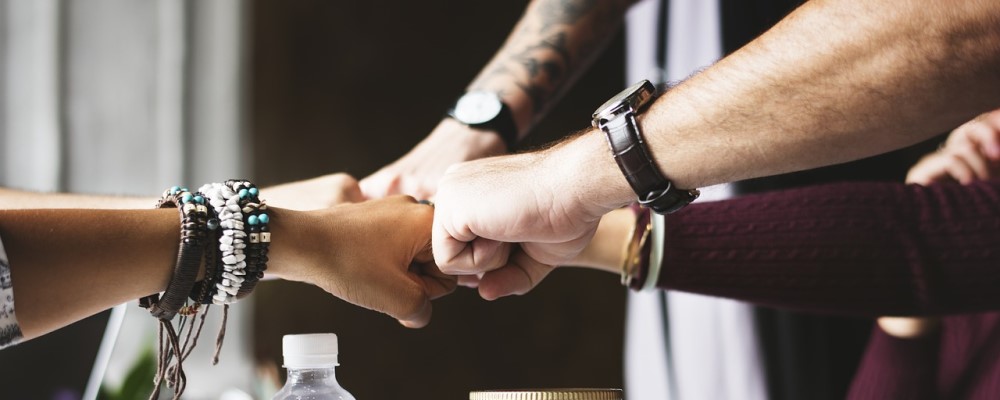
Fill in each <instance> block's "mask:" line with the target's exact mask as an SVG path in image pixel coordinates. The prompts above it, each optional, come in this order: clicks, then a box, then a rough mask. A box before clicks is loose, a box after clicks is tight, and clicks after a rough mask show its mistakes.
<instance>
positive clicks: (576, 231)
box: [433, 0, 1000, 279]
mask: <svg viewBox="0 0 1000 400" xmlns="http://www.w3.org/2000/svg"><path fill="white" fill-rule="evenodd" d="M997 105H1000V3H998V2H993V1H972V0H969V1H958V2H924V1H915V0H909V1H901V0H897V1H888V0H879V1H869V2H854V1H847V0H816V1H811V2H808V3H806V4H805V5H804V6H802V7H800V8H799V9H797V10H796V11H795V12H793V13H792V14H791V15H789V16H788V17H787V18H785V19H784V20H783V21H782V22H780V23H779V24H778V25H777V26H775V27H774V28H773V29H771V30H770V31H768V32H767V33H765V34H764V35H762V36H761V37H760V38H758V39H757V40H755V41H753V42H751V43H750V44H749V45H747V46H746V47H744V48H743V49H741V50H739V51H737V52H736V53H734V54H733V55H731V56H729V57H727V58H725V59H723V60H722V61H720V62H719V63H717V64H716V65H714V66H712V67H710V68H708V69H706V70H705V71H703V72H702V73H700V74H698V75H696V76H694V77H693V78H691V79H689V80H687V81H686V82H684V83H683V84H681V85H679V86H678V87H676V88H675V89H673V90H672V91H670V92H668V93H667V94H665V95H664V96H661V97H660V98H659V99H657V100H656V101H655V102H654V104H653V105H652V106H651V107H650V108H649V110H648V111H647V112H646V113H645V114H643V115H642V116H641V117H640V125H641V126H642V128H643V130H644V135H645V138H646V140H647V143H648V145H649V147H650V150H651V152H652V154H653V156H654V159H655V162H656V164H657V165H658V167H659V168H660V170H661V171H663V172H664V174H665V175H667V176H668V177H669V178H670V179H671V180H672V181H673V182H674V183H675V184H676V185H677V186H679V187H683V188H693V187H701V186H705V185H711V184H715V183H720V182H729V181H734V180H740V179H746V178H752V177H758V176H766V175H772V174H778V173H783V172H789V171H795V170H801V169H807V168H813V167H819V166H824V165H829V164H834V163H839V162H845V161H850V160H854V159H858V158H861V157H865V156H869V155H873V154H878V153H881V152H885V151H888V150H892V149H896V148H900V147H904V146H906V145H909V144H912V143H916V142H918V141H921V140H923V139H927V138H929V137H931V136H932V135H934V134H935V133H936V132H940V131H943V130H946V129H949V128H950V127H954V126H957V125H958V124H960V123H962V122H963V121H966V120H969V119H971V118H972V117H974V116H975V115H978V114H980V113H982V112H984V111H987V110H990V109H993V108H995V107H996V106H997ZM634 199H635V194H634V193H632V191H631V189H630V188H629V187H628V185H627V184H626V182H625V179H624V178H623V177H622V175H621V172H620V171H619V169H618V167H617V165H616V164H615V162H614V160H613V159H612V157H611V155H610V151H609V149H608V146H607V143H606V141H605V139H604V137H603V134H602V133H601V132H598V131H596V130H592V129H591V130H587V131H585V132H583V133H582V134H581V135H578V136H577V137H576V138H574V139H572V140H569V141H567V142H565V143H563V144H561V145H558V146H555V147H553V148H550V149H548V150H545V151H541V152H536V153H528V154H520V155H514V156H504V157H495V158H490V159H485V160H479V161H472V162H468V163H463V164H460V165H458V166H456V167H454V168H452V169H451V170H449V172H448V173H447V174H446V175H445V177H444V178H443V179H442V181H441V184H440V187H439V192H438V196H437V198H436V200H437V205H438V211H437V213H436V214H435V224H434V246H433V248H434V255H435V259H436V260H437V262H438V265H440V266H441V267H442V269H443V270H445V271H446V272H449V273H455V274H482V273H484V272H486V271H492V270H495V269H497V268H500V267H503V266H504V265H505V264H506V261H507V258H508V256H509V254H510V253H509V251H510V246H509V245H507V244H505V243H515V242H516V243H519V244H520V248H522V249H523V250H524V251H525V253H526V254H527V255H528V256H530V257H532V258H534V259H535V260H537V261H539V262H542V263H546V264H562V263H565V262H567V261H568V260H571V259H572V258H573V257H574V256H575V255H576V254H578V253H579V252H580V251H581V250H582V249H583V248H584V246H585V245H586V243H587V242H589V240H590V237H591V236H592V235H593V233H594V230H595V229H596V227H597V223H598V221H599V220H600V217H601V216H602V215H604V214H605V213H607V212H608V211H610V210H613V209H615V208H618V207H620V206H622V205H624V204H626V203H628V202H631V201H633V200H634ZM488 277H489V274H486V275H485V276H484V279H489V278H488Z"/></svg>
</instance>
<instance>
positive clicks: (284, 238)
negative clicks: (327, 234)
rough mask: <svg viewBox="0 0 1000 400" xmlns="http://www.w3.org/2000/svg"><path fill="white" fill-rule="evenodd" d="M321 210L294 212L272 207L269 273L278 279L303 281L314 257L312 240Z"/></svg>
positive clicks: (270, 210)
mask: <svg viewBox="0 0 1000 400" xmlns="http://www.w3.org/2000/svg"><path fill="white" fill-rule="evenodd" d="M319 212H320V211H295V210H289V209H284V208H276V207H269V208H268V213H269V214H270V215H271V222H270V223H269V224H270V225H271V227H270V229H271V245H270V249H269V251H268V258H269V261H268V269H267V272H268V274H270V275H274V276H275V277H277V278H280V279H285V280H291V281H302V280H304V275H305V274H304V272H303V271H304V270H305V269H306V268H305V267H306V266H308V265H309V263H311V262H312V260H313V259H314V258H313V257H311V256H310V254H311V252H310V249H311V247H312V246H311V243H312V241H314V240H315V238H316V235H315V234H313V233H312V232H311V231H313V230H314V229H315V228H316V227H315V226H314V225H315V223H316V221H318V218H317V217H315V216H313V214H317V213H319Z"/></svg>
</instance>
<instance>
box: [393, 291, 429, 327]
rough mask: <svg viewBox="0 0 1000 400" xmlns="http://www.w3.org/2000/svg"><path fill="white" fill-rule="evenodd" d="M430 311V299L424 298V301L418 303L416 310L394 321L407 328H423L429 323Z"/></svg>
mask: <svg viewBox="0 0 1000 400" xmlns="http://www.w3.org/2000/svg"><path fill="white" fill-rule="evenodd" d="M432 309H433V307H431V301H430V299H427V298H424V301H422V302H420V304H419V306H418V307H417V308H414V309H412V310H411V311H410V312H409V313H407V314H405V315H403V316H401V317H397V318H396V319H398V320H399V323H400V324H401V325H403V326H405V327H407V328H423V327H425V326H427V324H429V323H430V322H431V311H432Z"/></svg>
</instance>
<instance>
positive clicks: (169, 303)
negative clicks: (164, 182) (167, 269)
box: [139, 187, 208, 321]
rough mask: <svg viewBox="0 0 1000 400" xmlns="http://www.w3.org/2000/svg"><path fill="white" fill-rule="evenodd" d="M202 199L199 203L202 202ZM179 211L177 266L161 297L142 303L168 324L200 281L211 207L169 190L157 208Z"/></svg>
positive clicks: (192, 195)
mask: <svg viewBox="0 0 1000 400" xmlns="http://www.w3.org/2000/svg"><path fill="white" fill-rule="evenodd" d="M199 199H200V200H199ZM167 207H177V210H178V214H179V215H180V219H181V237H180V250H179V251H178V252H177V260H176V262H175V264H174V273H173V275H172V276H171V278H170V282H169V283H168V284H167V288H166V289H165V290H164V292H163V296H162V297H161V296H160V295H159V294H152V295H149V296H146V297H143V298H141V299H139V306H141V307H143V308H147V309H149V313H150V314H152V315H153V316H154V317H156V318H158V319H160V320H164V321H169V320H171V319H173V318H174V316H175V315H177V312H178V311H180V309H181V307H183V306H184V302H185V301H187V298H188V296H189V295H190V294H191V289H192V288H193V287H194V283H195V280H196V279H198V270H199V268H200V267H201V261H202V255H203V254H204V249H205V245H206V244H207V243H206V242H207V241H206V236H207V235H206V232H207V228H206V221H207V220H208V207H206V206H205V205H204V197H202V196H201V195H199V194H197V193H191V192H188V191H186V190H180V189H179V188H176V187H174V188H170V189H167V191H165V192H164V196H163V197H162V198H161V199H160V201H159V202H157V203H156V208H167Z"/></svg>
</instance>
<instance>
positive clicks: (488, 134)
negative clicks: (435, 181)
mask: <svg viewBox="0 0 1000 400" xmlns="http://www.w3.org/2000/svg"><path fill="white" fill-rule="evenodd" d="M424 143H426V145H427V146H432V147H433V148H437V149H439V148H444V147H442V146H437V145H439V144H454V145H457V146H449V147H457V148H459V149H463V151H465V154H464V155H463V157H462V158H463V159H464V160H465V161H469V160H476V159H480V158H484V157H490V156H495V155H500V154H504V153H506V152H507V146H506V145H505V144H504V142H503V138H501V137H500V134H499V133H497V132H495V131H492V130H484V129H475V128H471V127H469V126H466V125H465V124H462V123H461V122H459V121H457V120H456V119H454V118H452V117H446V118H444V119H443V120H441V122H440V123H438V125H437V127H435V128H434V130H433V131H432V132H431V134H430V135H429V136H428V137H427V139H425V140H424ZM424 143H421V145H424Z"/></svg>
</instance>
